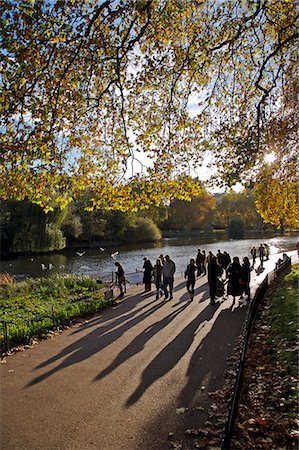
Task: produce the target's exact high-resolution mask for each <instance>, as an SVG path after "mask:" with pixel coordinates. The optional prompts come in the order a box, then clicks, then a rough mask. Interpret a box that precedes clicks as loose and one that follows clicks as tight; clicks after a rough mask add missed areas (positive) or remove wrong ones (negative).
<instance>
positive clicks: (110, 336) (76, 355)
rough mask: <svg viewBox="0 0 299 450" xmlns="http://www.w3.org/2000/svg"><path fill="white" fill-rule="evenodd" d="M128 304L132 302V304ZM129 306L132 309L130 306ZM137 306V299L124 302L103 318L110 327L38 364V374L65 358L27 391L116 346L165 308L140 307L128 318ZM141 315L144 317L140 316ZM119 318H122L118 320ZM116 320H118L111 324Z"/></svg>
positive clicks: (80, 340) (159, 304) (156, 306)
mask: <svg viewBox="0 0 299 450" xmlns="http://www.w3.org/2000/svg"><path fill="white" fill-rule="evenodd" d="M129 300H131V302H130V301H129ZM130 303H131V305H130V306H129V304H130ZM135 304H136V298H135V297H131V298H130V299H127V302H123V303H121V304H120V305H119V308H120V309H119V310H115V309H112V310H109V311H107V314H104V316H105V319H103V320H104V321H106V322H107V321H108V323H104V324H103V326H98V327H97V324H95V326H96V328H95V329H94V330H93V331H91V332H90V333H88V334H87V335H85V336H83V337H82V338H81V339H77V340H76V341H75V342H73V343H72V344H71V345H69V346H67V347H65V348H64V349H63V350H62V351H61V352H60V353H58V354H57V355H55V356H53V357H52V358H49V359H48V360H46V361H45V362H43V363H42V364H39V365H38V366H37V367H36V368H35V370H37V369H40V368H43V367H46V366H48V365H50V364H51V363H53V362H55V361H58V360H60V359H62V358H64V357H66V358H65V359H64V360H63V361H62V362H61V363H60V364H59V365H58V366H56V367H54V368H53V369H51V370H49V371H47V372H45V373H43V374H41V375H40V376H38V377H36V378H34V379H33V380H31V381H30V382H29V383H28V384H27V386H26V387H30V386H33V385H35V384H37V383H40V382H41V381H43V380H45V379H47V378H48V377H50V376H51V375H53V374H54V373H56V372H58V371H59V370H62V369H65V368H66V367H68V366H71V365H73V364H77V363H78V362H81V361H84V360H85V359H87V358H89V357H91V356H92V355H94V354H96V353H98V352H100V351H101V350H102V349H104V348H105V347H107V346H108V345H110V344H111V343H113V342H115V341H116V340H117V339H119V338H121V337H122V335H123V334H124V332H125V331H127V330H130V329H132V327H133V326H134V325H136V324H138V323H140V322H142V321H143V320H144V319H145V318H147V317H148V316H149V315H151V314H153V313H154V312H155V311H157V310H158V309H159V308H161V307H163V306H164V302H162V303H158V304H156V305H153V306H150V307H149V308H148V309H144V307H141V308H139V309H137V311H136V310H134V311H131V312H130V313H129V314H126V312H128V310H129V309H130V308H133V307H134V306H135ZM147 306H148V304H147ZM122 311H124V312H125V314H123V315H122V314H121V312H122ZM138 312H141V313H140V314H138ZM117 314H120V315H119V316H117ZM115 317H116V319H115V320H112V321H110V320H111V319H113V318H115Z"/></svg>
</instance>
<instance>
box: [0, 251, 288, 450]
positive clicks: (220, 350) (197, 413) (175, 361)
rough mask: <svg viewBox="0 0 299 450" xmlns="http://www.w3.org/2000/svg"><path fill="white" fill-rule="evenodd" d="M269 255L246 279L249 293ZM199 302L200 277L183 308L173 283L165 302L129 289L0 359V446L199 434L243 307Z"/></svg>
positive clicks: (161, 439)
mask: <svg viewBox="0 0 299 450" xmlns="http://www.w3.org/2000/svg"><path fill="white" fill-rule="evenodd" d="M293 254H294V252H292V255H293ZM278 257H279V255H273V256H271V257H270V260H269V261H266V262H265V264H264V268H265V269H264V272H263V273H262V274H260V275H256V274H255V272H252V273H253V274H254V276H253V277H252V291H254V290H255V289H256V287H257V286H258V284H259V282H260V281H262V280H263V279H264V277H265V275H266V274H267V273H268V272H269V271H271V270H273V268H274V265H275V261H277V259H278ZM209 303H210V300H209V289H208V285H207V280H206V277H202V278H199V279H198V280H197V283H196V291H195V297H194V300H193V301H192V302H190V300H189V297H188V295H187V293H186V288H185V281H184V280H183V279H182V278H180V279H176V282H175V290H174V298H173V299H172V300H170V301H165V300H164V297H162V299H159V300H155V295H154V293H150V294H149V293H142V288H141V287H134V288H130V289H129V290H128V293H127V294H126V296H125V298H124V299H123V300H122V301H121V302H120V303H118V304H117V305H116V306H115V307H113V308H111V309H109V310H107V311H105V312H104V313H103V314H101V315H100V316H97V317H94V318H92V319H90V320H88V321H84V322H82V323H80V324H77V325H76V326H74V327H71V328H69V329H67V330H65V331H64V332H63V333H61V334H59V335H57V336H54V337H53V338H52V339H47V340H45V341H42V342H40V343H39V344H37V345H35V346H34V347H33V348H30V349H28V350H26V351H23V352H18V353H15V354H13V355H11V356H9V357H6V358H5V359H4V360H3V361H2V364H1V365H0V382H1V404H0V407H1V424H0V425H1V442H0V445H1V448H3V449H5V450H9V449H15V450H21V449H22V450H29V449H30V450H35V449H36V450H42V449H45V450H58V449H80V450H84V449H86V450H87V449H101V450H108V449H109V450H118V449H128V450H129V449H130V450H131V449H132V450H133V449H145V450H147V449H166V448H169V447H170V442H169V440H168V435H169V433H173V436H174V439H175V440H177V441H180V440H182V441H184V439H185V430H186V428H197V427H204V423H205V421H206V420H207V417H208V412H209V410H210V407H211V405H212V403H213V400H212V399H211V396H210V395H209V393H210V392H213V391H215V390H217V389H220V388H221V386H222V385H223V383H224V381H225V370H226V369H227V366H226V359H227V358H228V357H230V356H231V354H232V351H233V348H234V345H235V342H236V340H237V338H238V337H239V335H240V333H241V331H242V328H243V324H244V318H245V316H246V312H247V308H248V306H247V303H246V301H244V302H238V301H237V302H236V303H235V304H233V301H232V298H231V297H229V299H226V300H223V301H221V302H217V304H216V305H215V306H211V305H210V304H209Z"/></svg>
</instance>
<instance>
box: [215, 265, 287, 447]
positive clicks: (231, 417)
mask: <svg viewBox="0 0 299 450" xmlns="http://www.w3.org/2000/svg"><path fill="white" fill-rule="evenodd" d="M290 267H291V258H289V257H285V258H284V259H283V260H279V261H278V262H277V263H276V267H275V270H274V271H273V272H270V273H268V275H267V276H266V277H265V279H264V280H263V282H262V283H261V284H260V285H259V287H258V289H257V290H256V293H255V295H254V297H253V299H252V301H251V303H250V306H249V309H248V312H247V316H246V320H245V324H244V327H243V332H242V340H241V347H240V359H239V363H238V368H237V376H236V381H235V385H234V389H233V395H232V398H231V402H230V407H229V413H228V418H227V421H226V426H225V433H224V439H223V443H222V446H221V449H222V450H229V449H230V448H231V447H230V444H231V439H232V437H233V433H234V425H235V419H236V413H237V409H238V404H239V399H240V392H241V386H242V377H243V373H244V368H245V362H246V351H247V347H248V342H249V337H250V333H251V328H252V324H253V322H254V320H255V317H256V313H257V310H258V307H259V305H260V304H261V301H262V300H263V298H264V296H265V294H266V292H267V289H268V286H269V284H270V283H271V282H272V281H273V280H274V279H275V278H276V277H278V276H280V275H282V274H286V273H288V272H289V271H290Z"/></svg>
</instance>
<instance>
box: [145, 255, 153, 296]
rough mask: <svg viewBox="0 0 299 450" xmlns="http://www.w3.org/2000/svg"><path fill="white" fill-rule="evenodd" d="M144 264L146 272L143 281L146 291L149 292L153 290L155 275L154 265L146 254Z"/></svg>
mask: <svg viewBox="0 0 299 450" xmlns="http://www.w3.org/2000/svg"><path fill="white" fill-rule="evenodd" d="M143 261H144V264H143V268H144V272H143V283H144V289H145V292H149V291H151V290H152V275H153V265H152V263H151V262H150V260H149V259H148V258H147V257H146V256H145V257H144V258H143Z"/></svg>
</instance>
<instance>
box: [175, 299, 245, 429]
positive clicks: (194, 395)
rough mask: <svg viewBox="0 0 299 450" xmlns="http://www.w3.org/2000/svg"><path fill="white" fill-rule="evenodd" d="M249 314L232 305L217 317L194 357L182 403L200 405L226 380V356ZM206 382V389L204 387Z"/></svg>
mask: <svg viewBox="0 0 299 450" xmlns="http://www.w3.org/2000/svg"><path fill="white" fill-rule="evenodd" d="M245 314H246V313H245V311H244V309H242V308H237V309H233V305H231V307H230V308H229V309H225V310H222V311H221V312H220V314H219V315H218V316H217V319H216V320H215V322H214V324H213V326H212V328H211V330H210V332H209V333H208V334H207V335H206V336H205V337H204V339H203V340H202V341H201V343H200V344H199V345H198V346H197V348H196V349H195V351H194V353H193V355H192V357H191V358H190V362H189V367H188V370H187V378H188V380H187V383H186V385H185V387H184V388H183V389H182V391H181V393H180V396H179V399H178V404H181V405H192V404H193V405H194V406H196V405H198V404H199V399H200V398H201V397H202V396H203V395H207V394H208V392H210V391H213V390H214V389H217V388H218V387H219V383H220V384H222V383H223V381H224V377H225V374H224V370H223V368H224V367H225V366H226V359H227V358H228V357H229V356H231V353H232V349H233V346H234V343H235V342H236V340H237V338H238V337H239V336H240V334H241V333H242V330H243V326H244V318H245ZM203 383H204V392H203V391H202V390H201V387H202V384H203ZM191 425H192V424H191Z"/></svg>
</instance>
